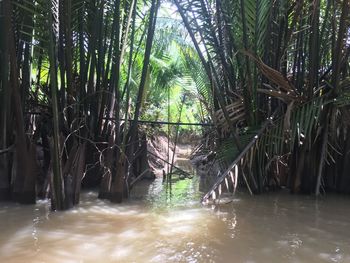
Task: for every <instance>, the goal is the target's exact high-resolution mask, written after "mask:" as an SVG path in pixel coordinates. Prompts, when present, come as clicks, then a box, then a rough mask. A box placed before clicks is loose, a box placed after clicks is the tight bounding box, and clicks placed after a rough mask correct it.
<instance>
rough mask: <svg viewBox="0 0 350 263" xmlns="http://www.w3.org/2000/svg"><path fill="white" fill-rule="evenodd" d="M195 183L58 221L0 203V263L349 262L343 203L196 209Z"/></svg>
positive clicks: (87, 199)
mask: <svg viewBox="0 0 350 263" xmlns="http://www.w3.org/2000/svg"><path fill="white" fill-rule="evenodd" d="M198 186H199V178H198V177H194V179H192V180H189V179H186V180H179V181H175V182H173V184H172V189H171V191H170V189H167V190H166V189H165V185H164V184H162V181H161V179H156V180H155V181H154V182H153V183H151V184H147V183H144V182H142V183H140V184H138V185H137V187H136V188H135V189H134V190H133V196H132V198H131V199H130V200H129V201H127V202H125V203H123V204H121V205H113V204H111V203H109V202H108V201H102V200H98V199H97V194H96V193H95V192H94V191H86V192H84V193H83V195H82V201H81V204H80V205H79V206H78V207H76V208H74V209H72V210H70V211H67V212H51V211H50V207H49V202H48V201H40V202H38V203H37V204H36V205H29V206H19V205H14V204H4V203H3V204H0V262H24V263H27V262H48V263H56V262H59V263H62V262H63V263H66V262H67V263H70V262H72V263H73V262H162V263H163V262H350V198H349V197H344V196H342V197H341V196H332V195H327V196H326V197H323V198H320V199H318V200H316V199H315V198H313V197H308V196H293V195H289V194H287V193H285V194H284V193H281V192H280V193H277V194H276V193H273V194H266V195H261V196H255V197H251V196H249V195H248V194H245V193H238V194H237V195H236V196H235V198H234V199H233V201H232V202H230V203H227V204H221V205H220V206H206V207H204V206H202V205H201V204H199V199H200V196H201V195H202V193H200V192H199V191H198Z"/></svg>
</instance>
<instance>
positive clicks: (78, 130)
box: [0, 0, 350, 209]
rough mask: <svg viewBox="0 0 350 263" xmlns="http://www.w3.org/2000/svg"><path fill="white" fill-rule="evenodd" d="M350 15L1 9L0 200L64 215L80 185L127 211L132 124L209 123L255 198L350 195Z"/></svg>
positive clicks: (223, 157)
mask: <svg viewBox="0 0 350 263" xmlns="http://www.w3.org/2000/svg"><path fill="white" fill-rule="evenodd" d="M162 6H163V7H162ZM166 10H167V11H166ZM349 17H350V15H349V1H347V0H342V1H331V0H316V1H306V0H298V1H291V0H284V1H273V0H262V1H260V0H213V1H212V0H210V1H206V0H190V1H187V0H186V1H185V0H173V1H172V3H161V1H160V0H149V1H137V0H78V1H72V0H50V1H47V0H32V1H30V0H3V1H1V2H0V34H1V35H0V36H1V37H0V59H1V62H2V63H1V66H0V100H1V103H0V107H1V108H0V109H1V111H0V113H1V115H0V195H1V198H9V197H10V196H11V198H12V199H13V200H17V201H20V202H35V199H36V197H37V195H39V196H42V197H45V196H47V194H48V193H49V189H50V192H51V197H52V198H51V200H52V204H53V208H56V209H66V208H68V207H70V206H72V205H74V204H76V203H78V202H79V191H80V185H81V181H82V178H83V177H84V176H85V178H90V179H91V178H93V180H97V181H99V183H100V197H101V198H108V199H110V200H111V201H113V202H121V201H122V199H123V197H124V196H127V194H128V191H129V182H130V180H131V178H132V177H133V176H137V175H138V174H139V173H142V171H141V170H142V154H141V153H142V151H141V149H143V148H144V136H143V135H142V134H141V133H140V131H139V125H138V124H139V120H140V119H152V120H169V121H172V122H193V121H201V122H203V121H208V120H212V121H213V122H214V123H215V125H216V126H215V130H214V132H213V133H208V134H209V135H210V136H213V137H212V138H214V139H215V140H213V142H214V143H212V144H211V145H210V146H211V147H215V151H216V158H217V160H218V161H219V162H220V163H221V165H222V170H223V171H224V170H225V169H226V168H227V167H229V168H232V167H235V166H232V167H231V166H230V165H229V163H230V162H232V161H233V160H234V159H235V158H236V157H237V156H239V160H238V161H237V160H236V163H237V165H239V170H240V171H241V174H243V176H244V179H245V182H246V184H247V186H248V187H249V188H251V190H252V192H261V191H263V189H265V187H269V186H272V185H273V186H281V185H286V186H288V187H290V188H291V189H292V190H293V191H294V192H300V191H304V192H315V193H316V194H319V193H320V192H321V190H325V189H326V188H329V189H334V190H339V191H346V192H349V191H350V176H349V175H348V173H347V170H348V168H349V167H348V164H349V163H350V162H349V161H348V159H349V158H350V156H349V149H350V148H349V147H350V136H349V132H348V131H349V103H350V100H349V83H350V82H349V66H350V62H349V55H350V40H349V39H350V35H349V34H350V30H349V25H350V21H349V20H350V19H349ZM272 115H273V120H271V121H270V122H272V123H271V124H272V125H271V124H270V125H265V121H266V119H267V118H270V117H271V116H272ZM262 123H264V125H262ZM261 126H263V127H264V129H263V130H261V129H260V127H261ZM163 129H165V130H166V129H167V128H166V127H165V128H163ZM258 130H259V132H258V136H256V135H257V131H258ZM175 131H176V132H175ZM174 132H175V133H176V134H177V132H178V129H174V130H173V133H174ZM213 134H214V135H213ZM252 138H254V141H252ZM249 142H251V143H249ZM246 145H249V148H247V147H246ZM242 151H243V153H244V154H240V155H238V153H240V152H241V153H242ZM38 160H39V161H40V163H41V164H40V165H39V166H38V165H37V163H38ZM236 170H237V172H238V169H236V168H235V171H236ZM226 174H227V175H230V174H232V173H230V172H227V173H224V175H225V176H226ZM97 175H98V176H97ZM225 176H224V178H223V179H225V178H226V177H225ZM226 179H227V178H226ZM219 186H220V187H221V184H218V187H219ZM220 189H221V188H220ZM216 190H217V188H215V189H214V190H213V191H214V192H215V191H216ZM220 192H221V190H220Z"/></svg>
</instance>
